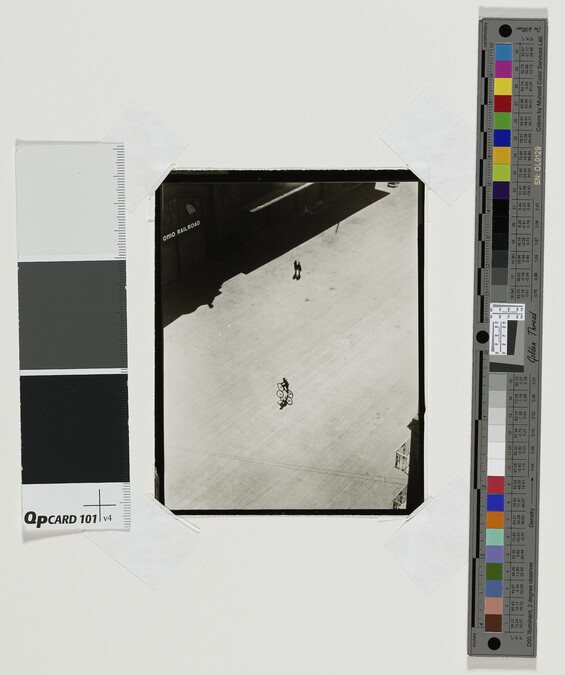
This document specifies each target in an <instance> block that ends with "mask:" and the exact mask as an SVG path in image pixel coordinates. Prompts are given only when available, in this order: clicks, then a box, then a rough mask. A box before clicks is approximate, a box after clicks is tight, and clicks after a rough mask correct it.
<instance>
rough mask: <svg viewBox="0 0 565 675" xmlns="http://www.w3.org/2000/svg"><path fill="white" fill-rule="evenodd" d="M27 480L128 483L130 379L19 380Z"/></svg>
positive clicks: (24, 476) (66, 377) (58, 377)
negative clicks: (128, 384)
mask: <svg viewBox="0 0 565 675" xmlns="http://www.w3.org/2000/svg"><path fill="white" fill-rule="evenodd" d="M20 388H21V403H22V405H21V425H22V482H23V483H24V484H37V483H40V484H49V483H88V482H93V483H112V482H117V483H120V482H127V481H128V480H129V456H128V409H127V375H56V376H53V375H35V376H31V377H21V378H20Z"/></svg>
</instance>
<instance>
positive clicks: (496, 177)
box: [492, 164, 510, 182]
mask: <svg viewBox="0 0 565 675" xmlns="http://www.w3.org/2000/svg"><path fill="white" fill-rule="evenodd" d="M492 179H493V181H506V182H509V181H510V164H493V165H492Z"/></svg>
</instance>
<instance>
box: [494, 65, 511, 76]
mask: <svg viewBox="0 0 565 675" xmlns="http://www.w3.org/2000/svg"><path fill="white" fill-rule="evenodd" d="M494 76H495V77H512V61H495V63H494Z"/></svg>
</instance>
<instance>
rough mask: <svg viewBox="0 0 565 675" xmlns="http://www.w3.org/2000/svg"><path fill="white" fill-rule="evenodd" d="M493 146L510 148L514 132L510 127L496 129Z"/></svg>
mask: <svg viewBox="0 0 565 675" xmlns="http://www.w3.org/2000/svg"><path fill="white" fill-rule="evenodd" d="M493 133H494V139H493V146H494V147H495V148H509V147H510V141H511V136H512V132H511V131H510V129H495V130H494V132H493Z"/></svg>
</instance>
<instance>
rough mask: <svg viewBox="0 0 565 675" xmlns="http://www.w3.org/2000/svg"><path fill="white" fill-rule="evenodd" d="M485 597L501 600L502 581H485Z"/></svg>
mask: <svg viewBox="0 0 565 675" xmlns="http://www.w3.org/2000/svg"><path fill="white" fill-rule="evenodd" d="M485 596H486V597H487V598H501V597H502V581H485Z"/></svg>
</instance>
